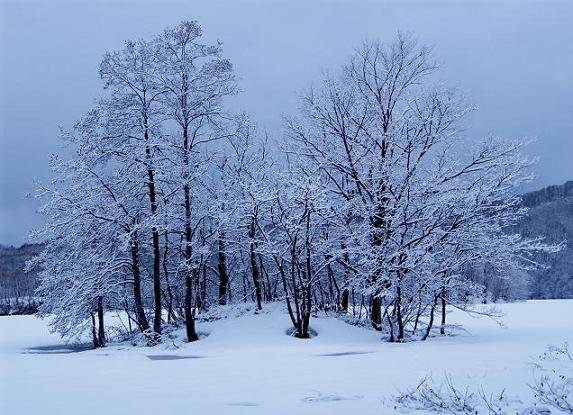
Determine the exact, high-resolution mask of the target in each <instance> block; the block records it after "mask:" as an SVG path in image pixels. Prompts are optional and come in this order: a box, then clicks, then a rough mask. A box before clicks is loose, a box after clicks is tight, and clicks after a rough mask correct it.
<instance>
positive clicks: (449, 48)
mask: <svg viewBox="0 0 573 415" xmlns="http://www.w3.org/2000/svg"><path fill="white" fill-rule="evenodd" d="M185 19H197V20H199V22H200V23H201V24H202V25H203V28H204V32H205V35H206V38H207V39H208V40H211V41H212V40H217V39H218V40H220V41H222V42H223V44H224V50H225V54H226V56H227V57H229V58H230V59H231V60H232V61H233V63H234V65H235V69H236V72H237V74H238V75H239V77H240V78H241V88H242V89H243V91H244V92H243V93H242V94H241V96H239V97H238V98H237V99H236V105H237V106H240V107H241V108H243V109H245V110H246V111H248V112H250V113H251V114H252V116H253V118H254V119H255V120H256V121H257V122H258V124H259V125H260V126H261V127H262V128H265V129H267V130H268V131H269V132H270V133H271V134H278V132H279V130H280V125H281V121H280V120H281V114H283V113H289V112H293V111H294V110H295V109H296V105H297V96H298V95H299V93H300V92H301V91H302V90H304V89H305V88H306V87H308V86H309V85H310V83H311V82H312V81H313V80H314V81H316V80H319V79H320V75H321V71H323V70H324V69H329V68H332V69H336V68H337V67H338V66H339V65H340V64H342V63H343V62H345V61H346V59H347V58H348V56H349V54H350V53H351V52H352V49H353V48H354V47H356V46H358V45H359V44H360V43H361V42H362V41H363V40H364V39H368V38H380V39H382V40H391V39H392V38H393V37H394V36H395V34H396V32H397V31H398V30H401V31H405V32H411V33H413V34H414V35H415V36H416V37H417V38H418V39H419V40H420V41H422V42H423V43H427V44H429V45H431V46H433V47H434V50H435V55H436V58H437V59H438V60H439V61H440V62H441V63H442V68H441V71H440V78H442V79H443V80H446V81H447V82H448V83H449V84H453V85H454V86H458V87H460V88H461V89H462V90H464V91H465V92H466V93H467V94H468V96H469V97H470V98H471V100H472V101H473V102H474V103H475V104H476V105H477V106H478V107H479V110H478V111H477V112H476V113H475V114H473V115H472V116H471V118H470V119H469V120H468V131H467V133H468V135H470V136H472V137H481V136H484V135H487V134H496V135H502V136H507V137H514V138H519V137H530V138H536V139H537V142H536V143H535V144H533V145H531V146H530V148H529V151H530V153H531V154H534V155H538V156H539V157H540V161H539V163H538V165H537V167H536V169H535V172H536V173H537V176H538V178H537V179H536V181H535V182H534V183H533V184H532V187H541V186H545V185H548V184H558V183H562V182H565V181H566V180H570V179H573V132H572V131H573V104H572V98H573V0H562V1H551V0H540V1H533V0H521V1H518V0H495V1H494V0H483V1H471V0H457V1H453V0H452V1H429V0H425V1H418V2H416V1H407V0H406V1H404V0H401V1H392V2H390V1H362V0H348V1H312V0H306V1H279V0H259V1H255V0H251V1H241V0H229V1H222V0H210V1H192V0H185V1H180V2H173V1H153V2H151V1H137V2H136V1H122V0H115V1H78V0H76V1H47V0H46V1H26V0H15V1H7V0H0V44H1V48H0V244H20V243H23V242H25V241H26V239H27V234H28V232H29V231H30V229H31V228H33V227H35V226H38V225H39V224H41V223H42V218H41V216H39V215H38V214H37V213H35V211H36V209H37V204H36V202H34V201H32V200H29V199H26V194H27V193H30V192H32V191H33V189H34V180H35V179H38V180H47V179H49V177H50V176H49V169H48V158H49V155H50V154H51V153H54V152H57V151H58V150H59V149H60V148H61V144H60V143H59V139H58V131H59V130H58V126H60V125H61V126H64V127H70V126H71V125H72V124H73V122H74V120H76V119H77V118H78V117H79V116H80V115H81V114H82V113H83V112H84V111H86V110H87V109H88V108H89V107H90V105H91V103H92V102H93V98H94V97H96V96H97V95H98V93H99V91H100V85H101V84H100V82H99V79H98V75H97V68H98V63H99V60H100V58H101V57H102V55H103V54H104V52H105V51H107V50H112V49H117V48H121V47H122V45H123V41H124V40H125V39H133V38H138V37H148V36H150V35H153V34H154V33H156V32H158V31H160V30H162V29H163V28H164V27H166V26H169V25H174V24H176V23H178V22H179V21H180V20H185Z"/></svg>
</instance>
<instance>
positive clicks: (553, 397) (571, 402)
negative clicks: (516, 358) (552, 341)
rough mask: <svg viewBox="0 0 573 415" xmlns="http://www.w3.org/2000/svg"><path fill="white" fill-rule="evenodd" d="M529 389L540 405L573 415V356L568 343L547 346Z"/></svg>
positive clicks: (535, 369) (536, 365)
mask: <svg viewBox="0 0 573 415" xmlns="http://www.w3.org/2000/svg"><path fill="white" fill-rule="evenodd" d="M529 387H530V388H531V390H532V391H533V392H534V394H535V398H536V399H537V400H538V401H539V402H540V403H542V404H544V405H548V406H550V407H552V408H555V409H557V410H559V411H561V412H564V413H566V414H573V355H572V354H571V352H570V351H569V345H568V344H567V343H564V344H563V345H562V346H555V345H549V346H547V349H546V350H545V352H544V353H543V355H541V356H540V358H539V361H538V362H537V363H536V364H535V366H534V377H533V382H532V383H531V384H530V385H529Z"/></svg>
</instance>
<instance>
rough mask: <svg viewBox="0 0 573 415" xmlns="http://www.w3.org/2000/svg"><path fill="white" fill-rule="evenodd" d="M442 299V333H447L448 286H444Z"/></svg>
mask: <svg viewBox="0 0 573 415" xmlns="http://www.w3.org/2000/svg"><path fill="white" fill-rule="evenodd" d="M440 297H441V301H442V324H441V326H440V334H446V287H442V294H441V296H440Z"/></svg>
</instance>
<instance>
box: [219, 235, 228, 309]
mask: <svg viewBox="0 0 573 415" xmlns="http://www.w3.org/2000/svg"><path fill="white" fill-rule="evenodd" d="M217 269H218V271H219V305H225V304H227V286H228V285H229V275H228V274H227V259H226V253H225V234H224V233H223V232H220V233H219V257H218V261H217Z"/></svg>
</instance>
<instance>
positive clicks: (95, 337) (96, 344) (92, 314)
mask: <svg viewBox="0 0 573 415" xmlns="http://www.w3.org/2000/svg"><path fill="white" fill-rule="evenodd" d="M90 315H91V318H92V343H93V345H94V349H97V348H98V347H99V339H98V337H97V333H96V321H95V316H94V313H91V314H90Z"/></svg>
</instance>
